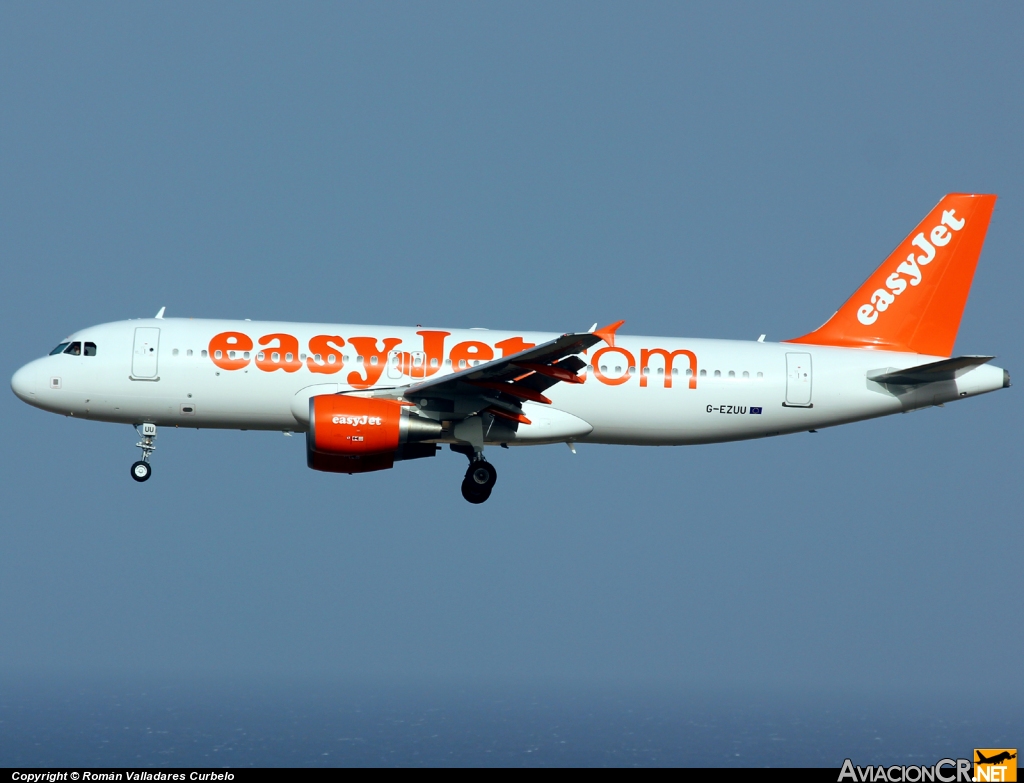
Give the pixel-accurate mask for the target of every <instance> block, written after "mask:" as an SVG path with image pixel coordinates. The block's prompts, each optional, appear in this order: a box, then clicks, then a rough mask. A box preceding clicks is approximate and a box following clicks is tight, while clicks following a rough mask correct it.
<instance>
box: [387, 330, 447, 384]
mask: <svg viewBox="0 0 1024 783" xmlns="http://www.w3.org/2000/svg"><path fill="white" fill-rule="evenodd" d="M416 334H418V335H420V336H421V337H422V338H423V364H422V366H421V365H418V364H416V363H415V362H414V361H413V358H412V354H410V353H408V352H403V353H400V354H398V366H399V367H400V368H401V370H402V372H403V373H404V374H405V375H408V376H409V377H410V378H429V377H430V376H431V375H433V374H434V373H436V372H437V371H438V370H440V369H441V364H442V363H443V362H444V338H445V337H447V336H448V335H450V334H451V332H431V331H426V330H425V331H422V332H416Z"/></svg>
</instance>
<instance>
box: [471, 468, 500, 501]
mask: <svg viewBox="0 0 1024 783" xmlns="http://www.w3.org/2000/svg"><path fill="white" fill-rule="evenodd" d="M497 480H498V471H497V470H495V469H494V465H492V464H491V463H490V462H488V461H487V460H485V459H484V458H483V457H481V458H480V459H476V460H473V461H472V462H470V463H469V469H468V470H467V471H466V477H465V478H464V479H462V497H464V498H465V499H466V500H468V501H469V502H470V503H474V504H476V503H483V502H484V501H485V500H487V498H489V497H490V496H491V490H492V489H493V488H494V484H495V482H497Z"/></svg>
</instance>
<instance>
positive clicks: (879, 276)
mask: <svg viewBox="0 0 1024 783" xmlns="http://www.w3.org/2000/svg"><path fill="white" fill-rule="evenodd" d="M995 203H996V197H995V196H991V195H976V194H968V193H950V194H949V195H948V196H946V197H945V198H943V199H942V201H940V202H939V203H938V205H937V206H936V207H935V209H933V210H932V211H931V212H929V213H928V216H927V217H926V218H925V219H924V220H923V221H921V223H920V224H919V225H918V226H917V228H915V229H914V230H913V231H912V232H911V233H910V235H909V236H908V237H907V238H906V239H904V240H903V241H902V242H901V243H900V245H899V246H898V247H897V248H896V250H895V251H893V253H892V255H890V256H889V257H888V258H887V259H886V260H885V262H884V263H883V264H882V265H881V266H880V267H878V269H876V270H875V272H874V274H872V275H871V277H869V278H868V279H867V282H865V283H864V285H862V286H861V287H860V288H859V289H858V290H857V293H855V294H854V295H853V296H852V297H850V299H849V300H847V302H846V304H844V305H843V306H842V307H840V308H839V310H838V312H836V314H835V315H833V316H832V317H831V318H830V319H829V320H828V322H827V323H825V325H824V326H822V327H821V328H820V329H817V330H815V331H813V332H811V333H810V334H806V335H804V336H803V337H797V338H796V339H794V340H788V341H787V342H791V343H809V344H811V345H837V346H842V347H846V348H876V349H878V350H886V351H907V352H910V353H920V354H926V355H928V356H951V355H952V353H953V343H954V342H955V341H956V333H957V330H958V329H959V328H960V318H961V316H963V312H964V305H965V304H966V303H967V295H968V294H969V293H970V290H971V281H972V280H973V279H974V269H975V267H976V266H977V264H978V256H979V255H981V247H982V245H983V244H984V242H985V233H986V232H987V231H988V223H989V219H990V218H991V217H992V210H993V208H994V207H995Z"/></svg>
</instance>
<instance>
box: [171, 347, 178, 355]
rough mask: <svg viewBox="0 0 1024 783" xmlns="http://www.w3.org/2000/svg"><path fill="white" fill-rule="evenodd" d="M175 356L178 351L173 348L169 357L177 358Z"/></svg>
mask: <svg viewBox="0 0 1024 783" xmlns="http://www.w3.org/2000/svg"><path fill="white" fill-rule="evenodd" d="M177 355H178V349H177V348H175V349H174V350H173V351H171V356H177Z"/></svg>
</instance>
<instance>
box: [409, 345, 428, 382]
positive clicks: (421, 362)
mask: <svg viewBox="0 0 1024 783" xmlns="http://www.w3.org/2000/svg"><path fill="white" fill-rule="evenodd" d="M409 358H410V359H411V361H412V367H411V368H410V369H409V375H410V377H411V378H413V380H419V381H421V380H423V379H424V378H426V377H427V355H426V354H425V353H423V351H413V352H412V353H410V354H409Z"/></svg>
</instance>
